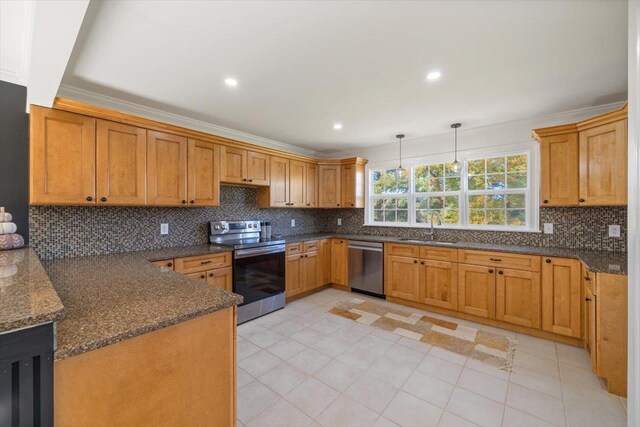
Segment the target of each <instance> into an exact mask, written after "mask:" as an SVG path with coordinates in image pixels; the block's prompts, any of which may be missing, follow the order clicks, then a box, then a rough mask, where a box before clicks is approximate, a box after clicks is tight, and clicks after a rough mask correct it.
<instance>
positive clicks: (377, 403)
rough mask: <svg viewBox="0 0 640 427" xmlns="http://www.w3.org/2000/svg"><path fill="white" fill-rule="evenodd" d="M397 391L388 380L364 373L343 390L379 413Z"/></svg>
mask: <svg viewBox="0 0 640 427" xmlns="http://www.w3.org/2000/svg"><path fill="white" fill-rule="evenodd" d="M397 392H398V388H397V387H395V386H394V385H393V384H392V383H391V382H390V381H388V380H384V379H382V378H379V377H375V376H373V375H371V374H369V373H365V374H364V375H362V376H361V377H360V378H358V379H357V380H356V381H355V382H354V383H353V384H351V386H349V388H348V389H347V390H346V391H345V392H344V394H345V395H347V396H349V397H350V398H352V399H353V400H355V401H357V402H360V403H362V404H363V405H364V406H366V407H367V408H369V409H373V410H374V411H376V412H378V413H381V412H382V411H383V410H384V408H386V406H387V404H389V402H390V401H391V399H393V396H395V395H396V393H397Z"/></svg>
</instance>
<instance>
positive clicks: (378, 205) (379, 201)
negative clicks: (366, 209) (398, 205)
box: [373, 199, 384, 209]
mask: <svg viewBox="0 0 640 427" xmlns="http://www.w3.org/2000/svg"><path fill="white" fill-rule="evenodd" d="M382 202H384V199H373V209H382Z"/></svg>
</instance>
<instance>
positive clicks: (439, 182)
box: [429, 178, 444, 192]
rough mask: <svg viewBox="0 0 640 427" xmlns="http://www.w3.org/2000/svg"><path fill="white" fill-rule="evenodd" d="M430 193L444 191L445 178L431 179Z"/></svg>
mask: <svg viewBox="0 0 640 427" xmlns="http://www.w3.org/2000/svg"><path fill="white" fill-rule="evenodd" d="M429 191H430V192H436V191H444V178H430V179H429Z"/></svg>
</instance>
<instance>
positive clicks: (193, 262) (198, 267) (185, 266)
mask: <svg viewBox="0 0 640 427" xmlns="http://www.w3.org/2000/svg"><path fill="white" fill-rule="evenodd" d="M230 265H231V252H223V253H220V254H211V255H198V256H192V257H188V258H178V259H176V261H175V270H176V271H177V272H178V273H185V274H188V273H196V272H198V271H206V270H212V269H214V268H222V267H229V266H230Z"/></svg>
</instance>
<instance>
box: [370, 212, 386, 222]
mask: <svg viewBox="0 0 640 427" xmlns="http://www.w3.org/2000/svg"><path fill="white" fill-rule="evenodd" d="M373 220H374V221H376V222H382V221H383V220H384V211H378V210H375V211H373Z"/></svg>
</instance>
